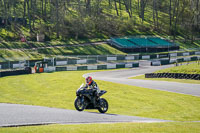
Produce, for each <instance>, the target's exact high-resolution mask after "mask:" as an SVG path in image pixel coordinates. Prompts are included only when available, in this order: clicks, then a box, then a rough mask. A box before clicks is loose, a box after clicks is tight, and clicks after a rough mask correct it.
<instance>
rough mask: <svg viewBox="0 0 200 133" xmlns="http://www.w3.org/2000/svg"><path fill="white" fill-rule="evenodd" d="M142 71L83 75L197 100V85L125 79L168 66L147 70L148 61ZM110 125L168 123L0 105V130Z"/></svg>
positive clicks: (198, 86)
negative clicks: (24, 127)
mask: <svg viewBox="0 0 200 133" xmlns="http://www.w3.org/2000/svg"><path fill="white" fill-rule="evenodd" d="M140 64H142V66H143V67H139V68H133V69H123V70H115V71H106V72H96V73H90V74H86V75H84V76H87V75H91V76H93V78H94V79H99V80H105V81H111V82H115V83H122V84H128V85H134V86H141V87H145V88H150V89H159V90H163V91H170V92H175V93H183V94H187V95H193V96H200V85H198V84H185V83H174V82H164V81H148V80H145V81H144V80H136V79H128V77H132V76H136V75H141V74H144V73H150V72H154V71H156V70H159V69H163V68H167V67H171V66H156V67H151V66H149V62H148V61H142V62H140ZM112 122H168V121H165V120H159V119H151V118H142V117H134V116H123V115H116V114H100V113H90V112H78V111H75V110H67V109H57V108H48V107H41V106H31V105H19V104H6V103H0V127H7V126H25V125H26V126H27V125H43V124H79V123H112Z"/></svg>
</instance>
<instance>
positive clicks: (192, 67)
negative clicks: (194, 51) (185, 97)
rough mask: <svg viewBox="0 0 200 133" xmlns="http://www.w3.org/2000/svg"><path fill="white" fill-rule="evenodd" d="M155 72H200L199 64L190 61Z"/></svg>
mask: <svg viewBox="0 0 200 133" xmlns="http://www.w3.org/2000/svg"><path fill="white" fill-rule="evenodd" d="M156 73H187V74H200V64H198V63H192V64H188V65H187V64H185V65H181V66H176V67H171V68H166V69H162V70H159V71H156Z"/></svg>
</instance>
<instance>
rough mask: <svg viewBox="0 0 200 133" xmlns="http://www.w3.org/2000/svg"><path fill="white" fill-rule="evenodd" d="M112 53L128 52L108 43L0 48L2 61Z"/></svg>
mask: <svg viewBox="0 0 200 133" xmlns="http://www.w3.org/2000/svg"><path fill="white" fill-rule="evenodd" d="M107 54H109V55H112V54H126V53H124V52H122V51H119V50H117V49H115V48H113V47H111V46H109V45H107V44H102V45H93V46H91V45H90V46H80V47H74V46H71V47H60V48H59V47H58V48H53V47H52V48H44V49H36V50H33V49H30V50H28V49H27V50H22V49H18V50H13V49H0V62H2V61H6V60H10V61H13V60H24V59H26V60H28V59H29V60H31V59H41V58H44V57H52V56H53V57H55V56H56V55H63V56H67V55H107Z"/></svg>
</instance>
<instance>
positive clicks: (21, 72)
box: [0, 69, 31, 77]
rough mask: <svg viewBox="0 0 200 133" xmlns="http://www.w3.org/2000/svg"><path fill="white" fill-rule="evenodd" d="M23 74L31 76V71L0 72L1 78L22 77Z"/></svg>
mask: <svg viewBox="0 0 200 133" xmlns="http://www.w3.org/2000/svg"><path fill="white" fill-rule="evenodd" d="M22 74H31V69H25V70H15V71H3V72H0V77H5V76H14V75H22Z"/></svg>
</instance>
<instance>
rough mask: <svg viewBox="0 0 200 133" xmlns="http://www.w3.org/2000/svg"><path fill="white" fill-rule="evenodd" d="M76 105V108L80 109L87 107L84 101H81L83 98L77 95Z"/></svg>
mask: <svg viewBox="0 0 200 133" xmlns="http://www.w3.org/2000/svg"><path fill="white" fill-rule="evenodd" d="M74 106H75V108H76V110H78V111H83V110H84V109H85V105H84V103H82V102H81V98H80V97H77V98H76V100H75V101H74Z"/></svg>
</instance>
